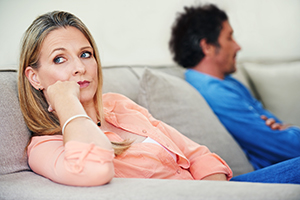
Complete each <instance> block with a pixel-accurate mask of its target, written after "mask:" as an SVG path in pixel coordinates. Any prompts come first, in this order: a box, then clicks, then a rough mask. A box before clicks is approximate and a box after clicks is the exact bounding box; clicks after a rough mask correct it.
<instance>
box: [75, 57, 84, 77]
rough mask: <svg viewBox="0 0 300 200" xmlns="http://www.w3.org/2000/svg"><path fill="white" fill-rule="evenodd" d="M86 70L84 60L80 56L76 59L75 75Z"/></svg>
mask: <svg viewBox="0 0 300 200" xmlns="http://www.w3.org/2000/svg"><path fill="white" fill-rule="evenodd" d="M85 70H86V69H85V65H84V63H82V61H81V60H80V59H79V58H77V59H75V61H74V75H77V74H84V73H85Z"/></svg>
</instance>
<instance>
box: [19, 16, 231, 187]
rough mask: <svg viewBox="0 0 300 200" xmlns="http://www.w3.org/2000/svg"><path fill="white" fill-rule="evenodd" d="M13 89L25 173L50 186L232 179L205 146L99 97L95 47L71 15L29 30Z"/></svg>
mask: <svg viewBox="0 0 300 200" xmlns="http://www.w3.org/2000/svg"><path fill="white" fill-rule="evenodd" d="M18 87H19V98H20V105H21V110H22V113H23V115H24V118H25V121H26V123H27V126H28V127H29V129H30V130H31V132H32V138H31V142H30V144H29V145H28V162H29V165H30V167H31V169H32V170H33V171H34V172H36V173H37V174H40V175H42V176H44V177H47V178H49V179H51V180H52V181H54V182H58V183H61V184H66V185H75V186H95V185H102V184H106V183H108V182H109V181H110V180H111V179H112V178H113V177H127V178H131V177H132V178H161V179H190V180H193V179H199V180H200V179H206V180H229V179H230V178H231V177H232V172H231V170H230V168H229V167H228V165H227V164H226V163H225V162H224V161H223V160H222V159H221V158H220V157H219V156H217V155H215V154H213V153H211V152H210V151H209V150H208V149H207V148H206V147H205V146H201V145H198V144H196V143H194V142H193V141H191V140H189V139H188V138H186V137H185V136H183V135H182V134H180V133H179V132H177V131H176V130H175V129H173V128H172V127H170V126H168V125H166V124H164V123H163V122H160V121H158V120H155V119H154V118H153V117H152V116H151V115H150V114H149V113H148V112H147V110H146V109H144V108H142V107H140V106H138V105H137V104H135V103H134V102H132V101H131V100H130V99H128V98H126V97H124V96H122V95H119V94H113V93H108V94H104V95H102V72H101V64H100V59H99V55H98V50H97V47H96V44H95V41H94V39H93V37H92V36H91V34H90V32H89V31H88V29H87V28H86V26H85V25H84V24H83V23H82V22H81V21H80V20H79V19H78V18H77V17H76V16H74V15H73V14H71V13H67V12H60V11H54V12H50V13H46V14H44V15H42V16H39V17H38V18H37V19H36V20H34V21H33V23H32V24H31V25H30V27H29V28H28V29H27V31H26V32H25V35H24V38H23V41H22V49H21V56H20V67H19V83H18Z"/></svg>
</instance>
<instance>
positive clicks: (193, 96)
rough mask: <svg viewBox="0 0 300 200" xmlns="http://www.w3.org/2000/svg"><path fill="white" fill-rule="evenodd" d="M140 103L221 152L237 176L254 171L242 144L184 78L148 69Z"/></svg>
mask: <svg viewBox="0 0 300 200" xmlns="http://www.w3.org/2000/svg"><path fill="white" fill-rule="evenodd" d="M138 103H139V104H140V105H142V106H144V107H146V108H147V109H148V110H149V112H150V113H151V114H152V115H153V116H154V117H155V118H157V119H159V120H161V121H163V122H165V123H167V124H169V125H171V126H172V127H174V128H176V129H177V130H178V131H180V132H181V133H183V134H184V135H186V136H187V137H189V138H190V139H192V140H193V141H195V142H197V143H199V144H202V145H206V146H207V147H208V148H209V149H210V150H211V151H212V152H215V153H216V154H218V155H219V156H221V157H222V158H223V159H224V160H225V161H226V162H227V163H228V165H229V166H230V167H231V169H232V171H233V173H234V176H236V175H240V174H244V173H247V172H250V171H253V167H252V165H251V164H250V163H249V161H248V159H247V158H246V157H245V154H244V153H243V151H242V149H241V148H240V146H239V145H238V144H237V143H236V142H235V140H234V139H233V138H232V136H231V135H230V134H229V133H228V132H227V130H226V129H225V128H224V126H223V125H222V124H221V123H220V121H219V120H218V118H217V117H216V116H215V114H214V113H213V111H212V110H211V108H210V107H209V106H208V104H207V103H206V101H205V100H204V98H203V97H202V96H201V95H200V94H199V93H198V91H196V90H195V89H194V88H193V87H192V86H191V85H189V84H188V83H187V82H185V81H184V80H182V79H180V78H177V77H175V76H171V75H168V74H165V73H162V72H158V71H153V70H149V69H146V70H145V72H144V75H143V76H142V79H141V80H140V90H139V96H138Z"/></svg>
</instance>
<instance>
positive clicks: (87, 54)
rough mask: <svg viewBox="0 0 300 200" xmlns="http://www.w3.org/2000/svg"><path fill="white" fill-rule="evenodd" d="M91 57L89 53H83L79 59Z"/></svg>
mask: <svg viewBox="0 0 300 200" xmlns="http://www.w3.org/2000/svg"><path fill="white" fill-rule="evenodd" d="M91 56H92V54H91V53H90V52H83V53H82V54H81V56H80V57H81V58H90V57H91Z"/></svg>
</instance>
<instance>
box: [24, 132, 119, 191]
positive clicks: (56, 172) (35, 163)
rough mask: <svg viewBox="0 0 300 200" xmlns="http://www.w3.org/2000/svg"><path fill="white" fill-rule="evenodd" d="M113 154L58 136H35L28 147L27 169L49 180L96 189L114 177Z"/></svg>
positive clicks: (109, 151)
mask: <svg viewBox="0 0 300 200" xmlns="http://www.w3.org/2000/svg"><path fill="white" fill-rule="evenodd" d="M113 159H114V152H113V150H106V149H102V148H100V147H97V146H96V145H94V144H87V143H82V142H76V141H70V142H68V143H66V144H65V146H64V145H63V137H62V136H61V135H53V136H36V137H33V138H32V140H31V143H30V145H29V146H28V163H29V166H30V168H31V169H32V170H33V171H34V172H36V173H37V174H40V175H42V176H44V177H46V178H49V179H50V180H52V181H54V182H57V183H61V184H65V185H73V186H97V185H103V184H106V183H108V182H109V181H110V180H111V179H112V178H113V176H114V166H113Z"/></svg>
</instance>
